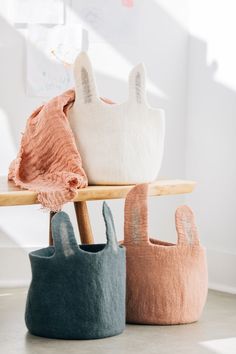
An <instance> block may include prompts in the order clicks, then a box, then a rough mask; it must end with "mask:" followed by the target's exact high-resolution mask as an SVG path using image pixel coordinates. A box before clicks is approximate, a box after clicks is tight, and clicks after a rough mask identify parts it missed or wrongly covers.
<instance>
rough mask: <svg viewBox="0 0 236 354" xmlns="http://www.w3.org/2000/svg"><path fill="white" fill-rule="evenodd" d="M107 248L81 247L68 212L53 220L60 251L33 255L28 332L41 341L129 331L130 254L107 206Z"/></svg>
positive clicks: (56, 241)
mask: <svg viewBox="0 0 236 354" xmlns="http://www.w3.org/2000/svg"><path fill="white" fill-rule="evenodd" d="M103 217H104V220H105V224H106V236H107V243H106V244H93V245H78V244H77V242H76V239H75V235H74V231H73V227H72V224H71V222H70V219H69V217H68V215H67V214H66V213H64V212H59V213H57V214H56V215H55V216H54V217H53V218H52V235H53V240H54V246H51V247H47V248H43V249H40V250H37V251H34V252H31V253H30V255H29V257H30V262H31V269H32V281H31V285H30V288H29V291H28V297H27V302H26V312H25V321H26V326H27V328H28V330H29V331H30V332H31V333H32V334H34V335H38V336H43V337H48V338H62V339H93V338H103V337H109V336H113V335H116V334H119V333H121V332H122V331H123V330H124V327H125V249H124V247H122V246H120V245H119V244H118V242H117V239H116V234H115V228H114V222H113V218H112V214H111V211H110V209H109V207H108V206H107V204H106V203H105V202H104V204H103Z"/></svg>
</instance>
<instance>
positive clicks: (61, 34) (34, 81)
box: [27, 24, 82, 97]
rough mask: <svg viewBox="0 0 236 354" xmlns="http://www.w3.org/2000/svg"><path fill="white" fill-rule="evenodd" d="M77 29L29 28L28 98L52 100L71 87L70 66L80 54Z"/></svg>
mask: <svg viewBox="0 0 236 354" xmlns="http://www.w3.org/2000/svg"><path fill="white" fill-rule="evenodd" d="M81 33H82V26H80V25H76V24H74V25H65V26H60V25H58V26H53V27H51V28H48V27H45V26H40V25H31V26H29V29H28V40H27V94H28V95H29V96H41V97H53V96H55V95H58V94H59V93H61V92H63V91H65V90H67V89H69V88H71V87H73V86H74V80H73V75H72V63H73V62H74V60H75V58H76V56H77V55H78V53H79V52H80V50H81Z"/></svg>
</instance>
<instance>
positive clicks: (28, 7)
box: [11, 0, 64, 24]
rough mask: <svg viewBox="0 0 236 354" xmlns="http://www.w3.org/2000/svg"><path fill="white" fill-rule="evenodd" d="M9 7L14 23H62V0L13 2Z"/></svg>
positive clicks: (23, 0) (18, 0) (21, 0)
mask: <svg viewBox="0 0 236 354" xmlns="http://www.w3.org/2000/svg"><path fill="white" fill-rule="evenodd" d="M11 6H12V8H11V12H12V20H13V22H14V23H30V24H63V23H64V2H63V1H62V0H40V1H33V0H13V2H12V3H11Z"/></svg>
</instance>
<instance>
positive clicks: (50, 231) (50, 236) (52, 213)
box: [48, 211, 56, 246]
mask: <svg viewBox="0 0 236 354" xmlns="http://www.w3.org/2000/svg"><path fill="white" fill-rule="evenodd" d="M55 214H56V213H54V212H53V211H50V215H49V242H48V243H49V246H52V245H53V238H52V230H51V221H52V217H53V215H55Z"/></svg>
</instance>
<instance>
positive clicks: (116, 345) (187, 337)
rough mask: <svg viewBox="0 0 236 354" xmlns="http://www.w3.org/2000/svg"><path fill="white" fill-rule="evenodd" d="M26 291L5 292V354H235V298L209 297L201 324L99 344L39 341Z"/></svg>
mask: <svg viewBox="0 0 236 354" xmlns="http://www.w3.org/2000/svg"><path fill="white" fill-rule="evenodd" d="M26 293H27V289H1V290H0V353H1V354H13V353H14V354H41V353H45V354H54V353H55V354H62V353H63V354H72V353H76V354H121V353H122V354H139V353H142V354H165V353H168V354H176V353H179V354H185V353H186V354H202V353H206V354H214V353H216V354H236V295H229V294H224V293H219V292H213V291H210V292H209V296H208V301H207V305H206V308H205V311H204V313H203V316H202V318H201V320H200V321H199V322H197V323H194V324H190V325H181V326H140V325H136V326H135V325H127V327H126V330H125V331H124V333H123V334H121V335H119V336H116V337H111V338H106V339H100V340H91V341H65V340H51V339H45V338H40V337H35V336H32V335H30V334H29V333H28V332H27V329H26V327H25V324H24V306H25V298H26Z"/></svg>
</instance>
